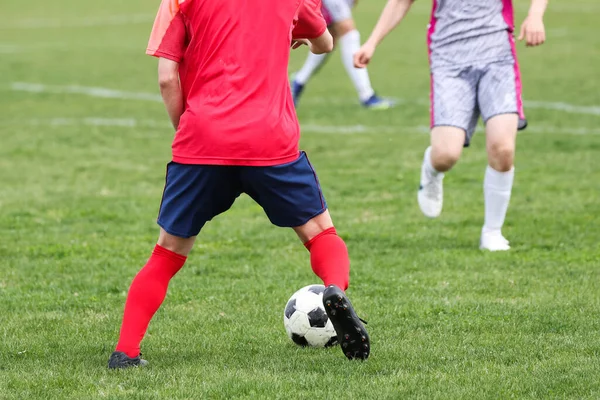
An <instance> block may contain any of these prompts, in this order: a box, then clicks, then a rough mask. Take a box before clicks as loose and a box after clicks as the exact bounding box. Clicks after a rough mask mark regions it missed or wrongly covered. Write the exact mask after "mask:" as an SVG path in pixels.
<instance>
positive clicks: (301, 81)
mask: <svg viewBox="0 0 600 400" xmlns="http://www.w3.org/2000/svg"><path fill="white" fill-rule="evenodd" d="M322 12H323V17H324V18H325V22H326V23H327V27H328V28H329V27H330V25H331V23H332V22H333V20H332V15H331V14H330V13H329V11H328V10H327V8H326V7H322ZM330 33H331V35H332V36H333V40H334V46H335V43H336V41H337V38H336V36H335V32H333V31H332V30H330ZM330 54H331V53H326V54H313V53H311V52H310V51H309V52H308V56H307V57H306V61H305V62H304V65H303V66H302V68H301V69H300V70H299V71H298V72H296V73H295V74H293V76H292V82H291V83H290V86H291V88H292V97H293V99H294V105H295V106H296V107H298V102H299V101H300V96H301V95H302V92H304V87H305V85H306V84H307V83H308V81H309V80H310V78H311V77H312V76H313V75H314V74H316V73H317V72H318V71H319V70H320V69H321V67H322V66H323V65H324V64H325V62H326V61H327V59H328V58H329V55H330Z"/></svg>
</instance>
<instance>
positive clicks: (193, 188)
mask: <svg viewBox="0 0 600 400" xmlns="http://www.w3.org/2000/svg"><path fill="white" fill-rule="evenodd" d="M242 193H246V194H248V195H249V196H250V197H251V198H252V199H254V201H256V202H257V203H258V204H259V205H260V206H261V207H262V208H263V209H264V210H265V213H266V214H267V216H268V217H269V219H270V220H271V222H272V223H273V224H275V225H277V226H281V227H296V226H301V225H304V224H305V223H307V222H308V221H309V220H311V219H312V218H313V217H316V216H317V215H320V214H322V213H323V212H325V210H326V209H327V204H326V203H325V198H324V197H323V193H322V192H321V186H320V185H319V180H318V178H317V174H316V173H315V171H314V169H313V167H312V165H311V164H310V162H309V161H308V157H307V156H306V153H304V152H301V153H300V156H299V157H298V159H297V160H296V161H293V162H291V163H288V164H282V165H276V166H272V167H243V166H220V165H195V164H178V163H175V162H170V163H169V164H168V165H167V177H166V182H165V190H164V193H163V198H162V202H161V205H160V211H159V214H158V225H160V226H161V227H162V228H163V229H164V230H165V231H167V232H168V233H170V234H171V235H174V236H178V237H183V238H189V237H192V236H196V235H198V233H200V230H201V229H202V227H203V226H204V224H205V223H206V222H208V221H210V220H211V219H213V218H214V217H215V216H217V215H219V214H221V213H222V212H225V211H227V210H228V209H229V208H230V207H231V206H232V205H233V202H234V201H235V199H236V198H237V197H238V196H239V195H241V194H242Z"/></svg>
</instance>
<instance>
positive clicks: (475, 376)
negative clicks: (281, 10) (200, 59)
mask: <svg viewBox="0 0 600 400" xmlns="http://www.w3.org/2000/svg"><path fill="white" fill-rule="evenodd" d="M149 3H152V4H149ZM157 3H158V2H157V1H154V2H147V1H142V0H131V1H127V2H123V1H117V0H105V1H102V2H82V1H75V0H60V1H58V2H47V1H42V0H32V1H29V2H27V4H26V5H25V6H24V4H23V2H21V1H17V0H3V1H2V5H0V15H2V17H3V21H4V22H3V23H2V25H0V58H1V60H2V61H1V62H0V139H1V141H0V171H1V172H0V188H1V189H0V235H1V236H0V238H1V240H0V398H1V399H38V398H39V399H55V398H56V399H63V398H64V399H96V398H110V399H119V398H123V399H132V398H133V399H136V398H139V399H159V398H165V399H167V398H168V399H192V398H193V399H198V398H252V399H255V398H281V399H296V398H344V399H352V398H356V399H374V398H379V399H388V398H389V399H397V398H427V399H430V398H431V399H432V398H443V399H455V398H456V399H458V398H476V399H481V398H590V399H593V398H598V397H600V383H599V382H600V361H599V360H600V333H599V332H600V323H599V319H598V315H599V314H600V294H599V291H598V281H599V280H600V246H599V244H598V241H599V239H600V201H599V195H600V186H599V183H598V182H600V162H599V161H598V157H599V155H600V128H599V127H598V125H599V122H600V115H599V114H600V109H599V107H600V95H599V93H600V80H599V79H598V78H599V77H598V68H599V65H600V53H598V51H597V49H598V48H600V36H598V35H597V18H596V16H597V15H598V13H599V12H600V6H599V5H598V4H597V3H596V2H594V1H592V0H587V1H584V0H574V1H570V2H563V3H557V2H551V4H550V10H549V12H548V16H547V19H546V23H547V29H548V42H547V44H546V45H545V46H543V47H542V48H539V49H525V48H524V46H519V54H520V60H521V64H522V70H523V78H524V85H525V92H524V95H525V99H526V102H527V113H528V117H529V121H530V126H531V129H529V130H527V131H525V132H523V133H521V134H520V135H519V139H518V152H517V167H516V168H517V175H516V183H515V188H514V193H513V198H512V201H511V208H510V210H509V215H508V220H507V226H506V228H505V234H506V236H507V238H509V239H510V240H511V244H512V245H513V250H512V251H511V252H509V253H505V254H488V253H482V252H480V251H478V250H477V242H478V238H479V230H480V228H481V224H482V219H483V195H482V178H483V174H484V168H485V165H486V160H485V153H484V140H483V139H484V138H483V135H481V134H479V135H477V136H476V137H475V139H474V143H473V145H472V148H470V149H468V150H467V151H466V152H465V153H464V156H463V158H462V160H461V161H460V163H459V165H457V167H456V168H455V169H454V170H453V171H452V172H451V173H450V174H448V176H447V179H446V180H445V182H446V198H445V208H444V213H443V215H442V217H441V218H440V219H438V220H434V221H432V220H426V219H425V218H424V217H422V216H421V215H420V212H419V210H418V207H417V204H416V188H417V186H418V178H419V168H420V162H421V158H422V153H423V151H424V149H425V147H426V146H427V143H428V137H427V135H426V134H425V133H424V129H423V127H424V126H427V124H428V110H427V95H428V88H429V81H428V69H427V55H426V48H425V26H426V24H427V21H428V15H427V14H428V12H429V7H430V4H429V2H417V3H415V6H414V8H413V10H412V11H411V13H410V14H409V16H408V18H407V20H406V21H405V23H403V25H402V27H401V28H400V29H399V30H398V31H396V32H395V33H394V34H393V35H392V36H391V37H390V38H388V39H387V40H386V41H385V42H384V44H383V45H382V46H381V48H380V49H379V50H378V52H377V53H376V56H375V58H374V60H373V65H372V66H371V67H370V73H371V79H372V81H373V84H374V86H375V88H376V90H377V91H378V93H379V94H381V95H384V96H394V97H398V98H400V99H401V104H400V106H399V107H398V108H397V109H394V110H391V111H389V112H369V111H366V110H363V109H361V108H359V106H358V102H357V100H355V94H354V91H353V89H352V87H351V84H350V82H349V80H348V79H347V78H346V75H345V72H344V71H343V68H342V66H341V63H340V62H339V54H337V53H336V54H334V55H333V56H332V57H331V58H330V60H329V64H328V65H326V67H325V68H324V69H323V70H322V71H321V73H320V74H319V75H317V76H316V77H315V78H314V80H313V81H312V82H311V83H310V86H308V87H307V89H306V92H305V95H304V97H303V99H302V103H301V105H300V109H299V116H300V119H301V122H302V124H303V127H304V132H303V139H302V147H303V148H304V149H305V150H307V151H308V153H309V155H310V157H311V160H312V162H313V164H314V165H315V167H316V169H317V170H318V172H319V174H320V179H321V182H322V185H323V187H324V191H325V195H326V197H327V200H328V202H329V205H330V207H331V210H332V215H333V217H334V220H335V222H336V225H337V228H338V231H339V232H340V233H341V234H342V235H343V237H344V238H345V239H346V241H347V244H348V246H349V249H350V254H351V257H352V279H351V289H350V290H349V295H350V296H351V298H352V300H353V302H354V305H355V307H356V308H357V311H358V312H359V313H360V315H361V316H363V317H364V318H365V319H367V320H368V321H369V325H368V327H369V328H370V334H371V337H372V340H373V352H372V357H371V359H369V360H368V362H365V363H360V362H348V361H347V360H346V359H345V358H344V357H343V355H342V353H341V351H340V350H339V349H338V348H334V349H328V350H315V349H300V348H297V347H296V346H295V345H293V344H292V343H291V341H289V340H288V339H287V337H286V336H285V332H284V329H283V323H282V312H283V307H284V305H285V302H286V301H287V299H288V297H289V296H290V295H291V294H292V293H293V292H294V291H295V290H297V289H298V288H300V287H302V286H304V285H307V284H311V283H316V282H317V279H316V278H315V277H314V276H313V275H312V272H311V270H310V266H309V263H308V257H307V253H306V250H304V248H303V247H302V245H301V244H300V243H299V242H298V240H297V239H296V238H295V236H294V234H293V232H291V231H286V230H281V229H277V228H275V227H272V226H271V225H269V223H268V220H267V219H266V217H265V216H264V215H263V213H262V211H261V210H260V208H259V207H258V206H257V205H255V204H253V203H252V202H251V201H250V200H249V199H248V198H247V197H242V198H241V199H239V201H238V202H237V203H236V204H235V206H234V207H233V209H232V210H231V211H230V212H229V213H227V214H225V215H223V216H221V217H219V218H217V219H216V220H215V221H213V222H212V223H210V224H208V225H207V227H206V229H205V230H204V231H203V232H202V234H201V236H200V238H199V240H198V245H197V247H196V248H195V250H194V251H193V252H192V254H191V256H190V258H189V262H188V264H187V266H186V267H185V268H184V270H183V271H182V272H181V273H180V274H179V275H178V276H177V278H176V279H174V280H173V282H172V284H171V287H170V291H169V294H168V296H167V300H166V302H165V304H164V307H163V308H162V309H161V310H160V311H159V312H158V313H157V315H156V317H155V319H154V321H153V322H152V324H151V326H150V330H149V335H148V336H147V338H146V340H145V341H144V343H143V346H142V347H143V351H144V353H145V355H146V357H147V358H148V360H149V361H150V362H151V364H150V367H149V368H147V369H143V370H139V369H138V370H129V371H108V370H107V369H106V361H107V358H108V356H109V354H110V352H111V351H112V350H113V346H114V345H115V343H116V340H117V335H118V329H119V324H120V319H121V313H122V308H123V304H124V300H125V293H126V290H127V288H128V285H129V283H130V281H131V279H132V278H133V276H134V274H135V273H136V272H137V270H138V269H139V268H140V267H141V266H142V265H143V264H144V262H145V260H146V259H147V257H148V255H149V253H150V250H151V249H152V246H153V244H154V241H155V239H156V236H157V227H156V225H155V216H156V212H157V209H158V205H159V201H160V196H161V192H162V185H163V180H164V166H165V164H166V162H167V161H168V159H169V156H170V148H169V146H170V141H171V138H172V132H171V130H170V129H169V125H168V122H167V117H166V114H165V112H164V110H163V107H162V105H161V104H160V103H159V102H156V101H154V97H155V96H156V95H157V93H158V90H157V88H156V83H155V82H156V76H155V66H156V62H155V61H154V60H152V59H151V58H149V57H145V56H144V55H143V51H144V48H145V44H146V40H147V37H148V34H149V31H150V27H151V23H152V19H153V16H154V13H155V11H156V7H157ZM517 3H518V4H517V10H518V20H519V23H520V21H521V20H522V19H523V17H524V16H525V12H526V8H527V3H528V2H517ZM382 7H383V2H382V1H381V0H378V1H375V2H360V4H359V5H358V8H357V9H356V17H357V23H358V26H359V28H360V29H361V31H362V32H363V38H366V36H367V35H368V33H369V31H370V29H371V28H372V26H373V25H374V23H375V21H376V18H377V16H378V14H379V11H380V9H381V8H382ZM304 56H305V53H304V51H296V52H295V53H294V55H293V57H292V58H293V59H292V65H291V68H290V69H291V70H295V69H297V68H298V67H299V66H300V64H301V63H302V61H303V59H304ZM90 87H96V88H105V89H111V91H107V90H99V89H95V90H93V89H89V88H90ZM115 91H118V92H115ZM147 94H149V95H147ZM99 96H100V97H99ZM119 97H121V98H119ZM122 97H128V98H125V99H124V98H122Z"/></svg>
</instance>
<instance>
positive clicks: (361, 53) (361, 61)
mask: <svg viewBox="0 0 600 400" xmlns="http://www.w3.org/2000/svg"><path fill="white" fill-rule="evenodd" d="M373 53H375V46H373V45H371V44H370V43H369V42H367V43H365V44H363V45H362V47H361V48H360V49H359V50H358V51H357V52H356V53H354V67H356V68H365V67H366V66H367V64H369V62H370V61H371V58H373Z"/></svg>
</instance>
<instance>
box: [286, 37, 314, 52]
mask: <svg viewBox="0 0 600 400" xmlns="http://www.w3.org/2000/svg"><path fill="white" fill-rule="evenodd" d="M304 45H306V46H308V47H310V41H309V40H308V39H295V40H292V44H291V45H290V47H291V48H292V50H296V49H297V48H298V47H301V46H304Z"/></svg>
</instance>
